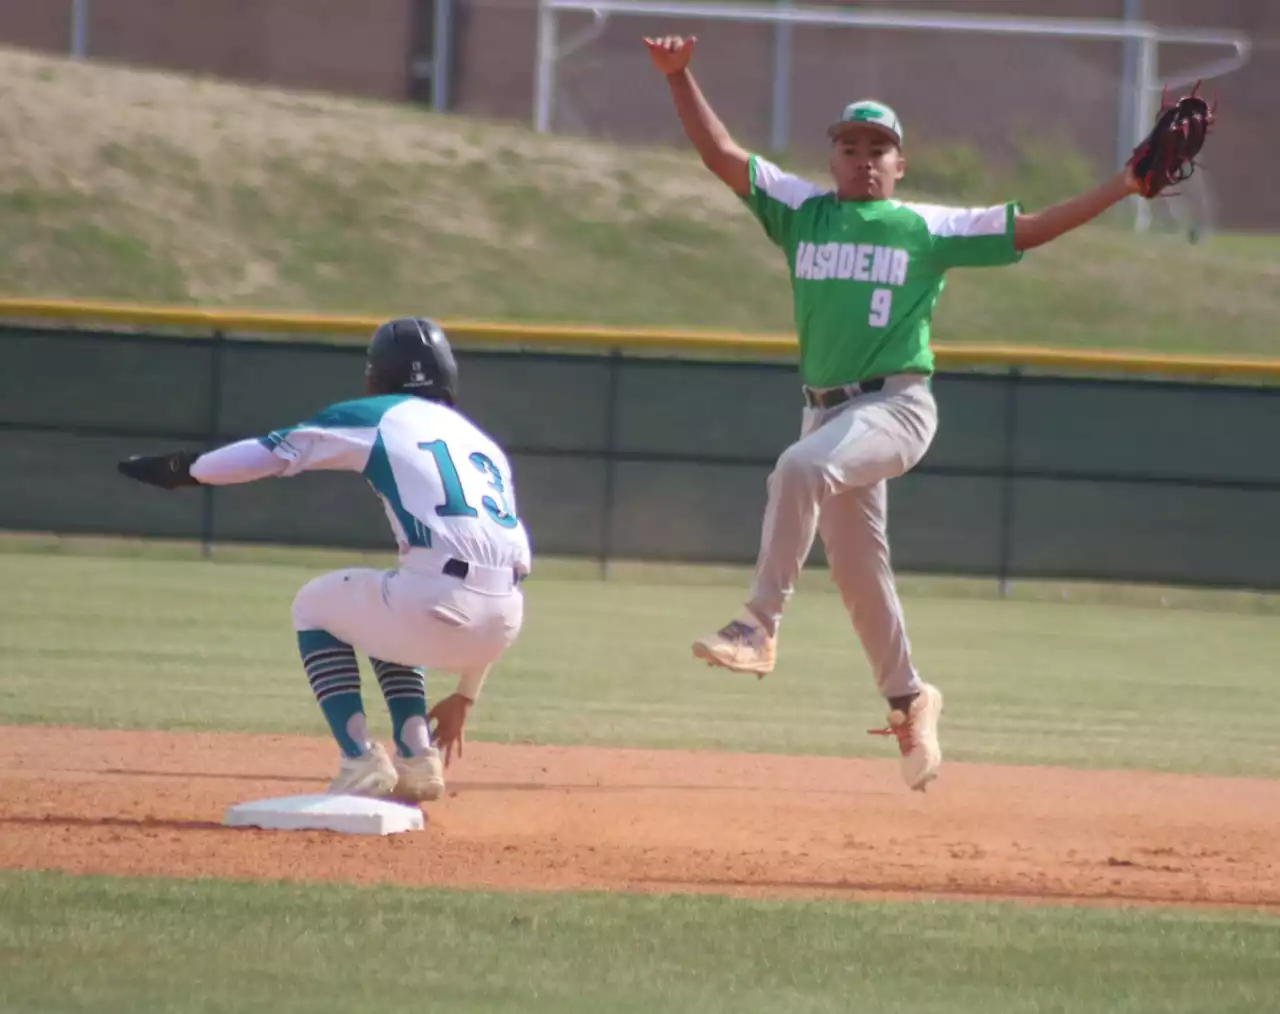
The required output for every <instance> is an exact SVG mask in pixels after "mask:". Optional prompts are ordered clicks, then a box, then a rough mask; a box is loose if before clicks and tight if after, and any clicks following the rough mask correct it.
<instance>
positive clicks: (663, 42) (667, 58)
mask: <svg viewBox="0 0 1280 1014" xmlns="http://www.w3.org/2000/svg"><path fill="white" fill-rule="evenodd" d="M697 41H698V37H697V36H696V35H692V36H690V37H689V38H687V39H686V38H685V37H684V36H683V35H665V36H663V37H661V38H657V39H651V38H648V37H646V38H645V40H644V44H645V45H646V46H647V47H649V58H650V59H651V60H653V65H654V66H655V67H657V68H658V70H660V71H662V73H664V74H678V73H680V71H682V70H684V69H685V68H686V67H688V66H689V61H690V60H691V59H692V58H693V44H694V43H695V42H697Z"/></svg>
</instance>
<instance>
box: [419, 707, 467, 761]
mask: <svg viewBox="0 0 1280 1014" xmlns="http://www.w3.org/2000/svg"><path fill="white" fill-rule="evenodd" d="M470 711H471V700H470V698H467V697H463V696H462V695H461V694H450V695H449V696H448V697H446V698H445V699H444V700H442V701H438V702H437V703H436V706H435V707H434V708H432V709H431V710H430V711H429V712H427V723H428V725H430V724H431V723H432V722H434V723H435V725H434V726H433V727H432V728H431V741H432V742H433V743H434V744H435V747H436V749H437V750H439V751H441V752H442V753H443V754H444V766H445V767H448V766H449V761H451V760H452V759H453V752H454V750H455V749H456V750H457V751H458V756H459V757H461V756H462V745H463V743H464V742H465V737H464V736H463V734H462V729H463V726H465V725H466V724H467V715H468V713H469V712H470Z"/></svg>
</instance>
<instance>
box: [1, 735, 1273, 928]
mask: <svg viewBox="0 0 1280 1014" xmlns="http://www.w3.org/2000/svg"><path fill="white" fill-rule="evenodd" d="M334 763H335V758H334V756H333V747H332V744H331V743H329V742H328V741H327V740H318V739H309V738H297V737H283V736H243V735H215V734H180V733H145V732H102V731H91V730H79V729H67V728H30V727H10V728H4V729H2V730H0V867H3V868H10V869H18V868H21V869H59V870H68V871H73V872H83V873H90V872H92V873H108V874H155V875H164V876H181V877H237V878H246V877H247V878H270V879H275V878H290V879H306V880H342V881H349V882H353V883H387V882H391V883H405V884H424V885H426V884H431V885H441V886H444V885H450V886H467V887H485V888H497V889H507V888H521V889H541V890H555V889H568V888H589V889H609V890H626V891H638V892H662V891H715V892H722V893H729V894H741V895H755V896H790V897H866V896H877V897H884V896H900V895H917V896H918V895H925V896H947V897H966V898H979V897H984V898H992V897H994V898H1021V899H1034V900H1058V901H1096V902H1143V903H1167V904H1222V905H1250V906H1260V907H1267V908H1276V909H1280V844H1278V842H1277V835H1276V827H1277V825H1276V821H1277V814H1280V781H1266V780H1251V779H1223V778H1201V777H1180V776H1173V775H1159V774H1146V773H1131V772H1130V773H1126V772H1081V771H1070V770H1064V769H1054V768H1002V767H991V766H980V765H961V764H950V765H948V766H947V767H945V768H944V769H943V777H942V779H941V780H940V781H939V782H938V783H936V785H935V786H934V787H933V788H932V789H931V790H930V791H929V793H928V794H927V795H920V794H918V793H910V792H908V791H907V790H906V789H905V788H904V787H903V786H902V784H901V782H899V781H898V778H897V772H896V765H895V764H894V763H893V762H891V761H857V760H841V759H831V758H807V757H777V756H755V755H736V754H733V755H731V754H715V753H693V752H678V751H645V750H597V749H584V748H560V747H530V746H499V745H493V744H484V743H475V744H472V745H471V746H470V747H469V748H468V750H467V754H466V757H465V758H464V760H463V761H462V762H461V763H460V764H455V765H454V767H453V768H452V770H451V772H450V774H451V780H450V791H449V794H448V796H447V797H446V799H444V800H442V801H441V802H440V803H436V804H430V805H429V806H428V807H427V810H426V812H427V830H426V832H425V833H421V834H410V835H396V836H390V837H387V838H358V837H352V836H343V835H333V834H328V833H313V832H288V833H282V832H264V831H258V830H232V829H228V828H224V827H222V826H221V823H220V821H221V819H222V815H223V812H224V810H225V808H226V807H227V806H229V805H231V804H234V803H238V802H243V801H245V800H249V799H260V798H264V797H267V796H282V795H293V794H298V793H309V792H316V791H319V790H320V789H321V788H322V787H323V785H324V782H325V779H326V778H327V776H328V775H329V773H330V769H331V768H332V767H333V765H334Z"/></svg>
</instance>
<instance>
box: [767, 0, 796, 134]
mask: <svg viewBox="0 0 1280 1014" xmlns="http://www.w3.org/2000/svg"><path fill="white" fill-rule="evenodd" d="M777 5H778V7H779V8H780V9H781V8H787V7H791V6H792V2H791V0H777ZM790 116H791V24H790V23H789V22H786V21H781V22H779V23H778V24H776V25H775V26H774V28H773V112H772V120H771V122H770V125H769V147H770V148H772V149H773V150H774V151H775V152H783V151H786V150H787V141H788V139H789V136H790V134H791V129H790Z"/></svg>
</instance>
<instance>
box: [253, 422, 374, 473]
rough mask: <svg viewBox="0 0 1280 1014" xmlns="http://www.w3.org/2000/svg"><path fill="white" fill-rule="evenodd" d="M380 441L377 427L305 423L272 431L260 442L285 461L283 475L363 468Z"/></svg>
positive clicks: (268, 450)
mask: <svg viewBox="0 0 1280 1014" xmlns="http://www.w3.org/2000/svg"><path fill="white" fill-rule="evenodd" d="M377 440H378V430H377V428H376V427H367V426H356V427H329V426H321V425H315V424H313V423H303V424H302V425H301V426H292V427H290V428H288V429H284V430H276V431H274V432H272V433H269V434H267V436H265V437H263V438H262V439H261V440H260V441H259V443H260V444H261V446H262V447H263V448H264V449H265V450H266V451H267V453H269V454H271V455H272V456H273V457H274V458H276V460H278V461H280V462H281V463H282V465H283V467H282V468H281V469H280V471H279V473H278V474H279V475H297V474H298V473H299V472H308V471H311V472H314V471H330V472H359V471H362V470H363V469H364V466H365V464H366V463H367V462H368V460H369V452H370V451H371V450H373V446H374V444H375V443H376V442H377Z"/></svg>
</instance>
